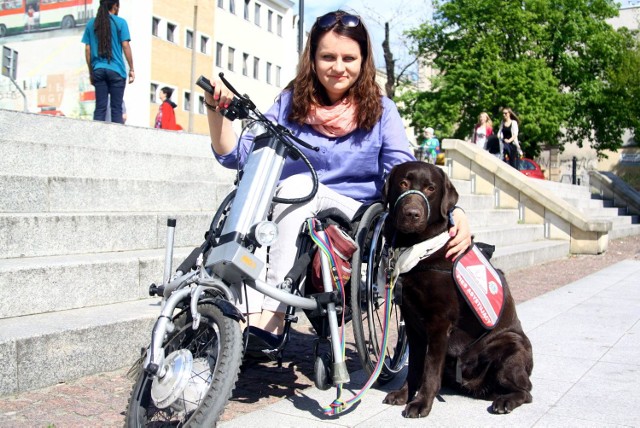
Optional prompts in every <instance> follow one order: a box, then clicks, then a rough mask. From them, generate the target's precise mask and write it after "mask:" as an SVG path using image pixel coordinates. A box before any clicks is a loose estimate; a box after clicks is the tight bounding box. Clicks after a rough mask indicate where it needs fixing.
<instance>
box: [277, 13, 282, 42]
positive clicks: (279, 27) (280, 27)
mask: <svg viewBox="0 0 640 428" xmlns="http://www.w3.org/2000/svg"><path fill="white" fill-rule="evenodd" d="M277 29H278V36H280V37H282V15H278V28H277Z"/></svg>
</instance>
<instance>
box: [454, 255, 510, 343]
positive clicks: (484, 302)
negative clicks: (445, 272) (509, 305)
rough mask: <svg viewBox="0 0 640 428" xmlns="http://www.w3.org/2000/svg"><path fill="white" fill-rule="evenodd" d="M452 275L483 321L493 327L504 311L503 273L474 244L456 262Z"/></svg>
mask: <svg viewBox="0 0 640 428" xmlns="http://www.w3.org/2000/svg"><path fill="white" fill-rule="evenodd" d="M453 279H454V280H455V283H456V285H457V286H458V289H460V292H461V293H462V295H463V296H464V298H465V299H466V301H467V303H468V304H469V306H470V307H471V309H473V312H474V314H475V315H476V317H477V318H478V321H480V324H482V325H483V326H484V327H485V328H486V329H488V330H491V329H493V328H494V327H495V326H496V324H497V323H498V320H499V319H500V315H501V314H502V308H503V306H504V288H503V285H502V280H501V279H500V275H499V274H498V272H497V271H496V270H495V268H494V267H493V266H492V265H491V263H490V262H489V260H487V258H486V257H485V256H484V254H482V252H481V251H480V249H479V248H478V247H477V246H476V245H475V244H473V245H472V246H471V247H470V248H469V249H468V250H467V251H466V252H465V253H464V255H463V256H462V257H460V258H458V260H456V261H455V263H454V264H453Z"/></svg>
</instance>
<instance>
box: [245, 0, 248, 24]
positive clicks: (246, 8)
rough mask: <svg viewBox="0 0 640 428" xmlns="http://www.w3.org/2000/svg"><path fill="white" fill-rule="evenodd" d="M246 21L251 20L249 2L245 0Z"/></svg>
mask: <svg viewBox="0 0 640 428" xmlns="http://www.w3.org/2000/svg"><path fill="white" fill-rule="evenodd" d="M244 19H246V20H247V21H248V20H249V0H244Z"/></svg>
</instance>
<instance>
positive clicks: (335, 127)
mask: <svg viewBox="0 0 640 428" xmlns="http://www.w3.org/2000/svg"><path fill="white" fill-rule="evenodd" d="M304 122H305V123H307V124H309V125H311V127H312V128H313V129H315V130H316V131H318V132H319V133H321V134H322V135H325V136H327V137H330V138H336V137H342V136H344V135H347V134H349V133H350V132H352V131H353V130H354V129H356V128H357V127H358V122H357V121H356V108H355V106H354V105H353V104H351V102H350V101H349V100H348V99H347V98H344V99H342V100H341V101H338V102H337V103H335V104H334V105H332V106H328V107H325V106H316V105H312V106H311V109H310V111H309V114H308V115H307V117H306V118H305V120H304Z"/></svg>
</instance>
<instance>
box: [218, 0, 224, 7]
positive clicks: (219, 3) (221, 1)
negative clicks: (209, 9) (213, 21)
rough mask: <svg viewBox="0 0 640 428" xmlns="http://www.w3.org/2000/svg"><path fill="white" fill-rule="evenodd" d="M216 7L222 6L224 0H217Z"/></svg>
mask: <svg viewBox="0 0 640 428" xmlns="http://www.w3.org/2000/svg"><path fill="white" fill-rule="evenodd" d="M218 7H219V8H224V1H223V0H218Z"/></svg>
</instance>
